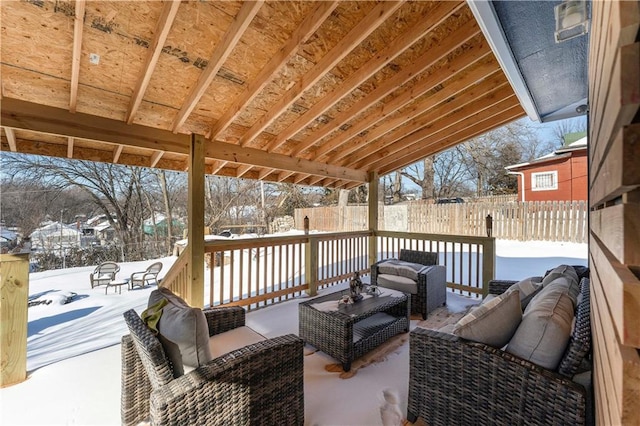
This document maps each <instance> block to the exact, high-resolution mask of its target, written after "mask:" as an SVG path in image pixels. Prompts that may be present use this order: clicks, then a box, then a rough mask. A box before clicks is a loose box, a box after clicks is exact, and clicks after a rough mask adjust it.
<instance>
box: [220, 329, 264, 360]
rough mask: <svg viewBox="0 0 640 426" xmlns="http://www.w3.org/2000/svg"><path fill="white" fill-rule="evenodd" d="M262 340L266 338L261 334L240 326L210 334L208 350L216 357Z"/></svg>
mask: <svg viewBox="0 0 640 426" xmlns="http://www.w3.org/2000/svg"><path fill="white" fill-rule="evenodd" d="M263 340H266V338H265V337H264V336H263V335H262V334H260V333H258V332H257V331H255V330H254V329H252V328H250V327H247V326H242V327H237V328H234V329H233V330H229V331H225V332H224V333H220V334H215V335H213V336H211V337H210V338H209V350H211V355H213V357H214V358H217V357H219V356H222V355H224V354H228V353H229V352H231V351H235V350H236V349H240V348H243V347H245V346H247V345H250V344H252V343H258V342H261V341H263Z"/></svg>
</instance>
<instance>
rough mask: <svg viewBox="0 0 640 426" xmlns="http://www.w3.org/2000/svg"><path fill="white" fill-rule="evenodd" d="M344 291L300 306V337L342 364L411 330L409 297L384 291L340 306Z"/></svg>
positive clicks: (391, 291)
mask: <svg viewBox="0 0 640 426" xmlns="http://www.w3.org/2000/svg"><path fill="white" fill-rule="evenodd" d="M343 293H344V292H341V291H338V292H335V293H331V294H327V295H325V296H320V297H316V298H314V299H312V300H309V301H306V302H303V303H300V305H298V314H299V335H300V337H301V338H302V339H303V340H304V341H305V342H307V343H309V344H311V345H313V346H315V347H316V348H318V349H319V350H321V351H323V352H324V353H326V354H328V355H331V356H332V357H334V358H336V359H337V360H338V361H340V362H341V363H342V368H343V369H344V371H349V370H350V369H351V362H352V361H353V360H354V359H356V358H358V357H360V356H362V355H364V354H365V353H367V352H369V351H370V350H372V349H374V348H376V347H378V346H380V345H381V344H382V343H384V342H386V341H387V340H388V339H390V338H391V337H393V336H395V335H396V334H399V333H403V332H407V331H409V308H410V306H411V304H410V302H409V297H410V296H409V295H407V294H404V293H401V292H399V291H394V290H389V289H382V294H381V295H379V296H372V295H366V296H365V298H364V299H363V300H360V301H358V302H356V303H353V304H342V303H340V304H338V301H339V300H340V299H341V297H342V294H343Z"/></svg>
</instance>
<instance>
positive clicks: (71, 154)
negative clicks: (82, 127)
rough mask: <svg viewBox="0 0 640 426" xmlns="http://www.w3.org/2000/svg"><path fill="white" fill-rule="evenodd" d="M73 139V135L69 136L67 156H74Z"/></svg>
mask: <svg viewBox="0 0 640 426" xmlns="http://www.w3.org/2000/svg"><path fill="white" fill-rule="evenodd" d="M74 140H75V139H73V138H72V137H69V138H67V158H73V141H74Z"/></svg>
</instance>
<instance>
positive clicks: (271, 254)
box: [162, 231, 495, 309]
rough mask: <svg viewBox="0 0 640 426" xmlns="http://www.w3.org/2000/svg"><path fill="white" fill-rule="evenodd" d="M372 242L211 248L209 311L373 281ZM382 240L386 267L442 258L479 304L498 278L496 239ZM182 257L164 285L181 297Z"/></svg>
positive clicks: (399, 236) (301, 240)
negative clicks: (425, 254)
mask: <svg viewBox="0 0 640 426" xmlns="http://www.w3.org/2000/svg"><path fill="white" fill-rule="evenodd" d="M373 235H374V234H373V232H371V231H358V232H341V233H321V234H320V233H319V234H310V235H294V236H282V237H262V238H239V239H229V240H214V241H208V242H206V243H205V260H206V263H207V270H206V271H205V290H204V294H205V300H204V304H205V305H210V306H215V305H227V306H232V305H239V306H246V307H247V308H248V309H254V308H257V307H261V306H266V305H269V304H271V303H274V302H279V301H281V300H286V299H289V298H292V297H296V296H299V295H301V294H302V292H307V293H309V294H311V295H313V294H315V293H316V291H317V290H318V289H321V288H326V287H330V286H333V285H336V284H338V283H341V282H344V281H347V280H349V279H350V278H351V277H352V276H353V273H354V272H355V271H358V272H359V273H360V274H361V275H366V274H368V273H369V272H370V266H371V265H370V264H369V239H370V238H373ZM375 235H376V237H375V238H377V239H378V242H377V244H378V254H377V258H378V259H379V260H380V259H385V258H391V257H397V256H398V254H399V252H400V249H402V248H409V249H414V250H425V251H434V252H437V253H438V255H439V263H440V264H442V265H445V266H446V267H447V285H448V287H449V288H451V289H452V290H454V291H459V292H461V293H465V294H468V295H476V296H479V295H482V294H483V283H486V282H488V281H489V280H490V279H492V278H493V275H494V265H495V240H494V239H493V238H486V237H467V236H455V235H438V234H414V233H402V232H387V231H377V232H376V234H375ZM186 251H188V250H186ZM183 256H184V253H183V254H182V255H181V257H180V258H179V259H178V261H176V264H175V265H174V266H173V267H172V268H171V270H170V271H169V273H168V274H167V276H166V277H165V279H164V280H163V282H162V285H163V286H166V287H169V288H171V289H172V290H173V291H176V292H178V293H180V294H186V287H185V286H186V285H187V280H186V278H184V276H185V273H184V271H185V270H186V265H187V263H186V262H187V260H186V259H183ZM174 269H176V271H174ZM180 271H183V272H180Z"/></svg>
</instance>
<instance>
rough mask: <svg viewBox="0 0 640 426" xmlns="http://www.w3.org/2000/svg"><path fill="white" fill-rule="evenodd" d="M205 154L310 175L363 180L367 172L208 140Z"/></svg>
mask: <svg viewBox="0 0 640 426" xmlns="http://www.w3.org/2000/svg"><path fill="white" fill-rule="evenodd" d="M205 156H206V157H207V158H213V159H216V160H221V161H229V162H234V163H241V164H245V165H251V166H257V167H268V168H275V169H279V170H283V171H286V172H292V173H307V174H311V175H318V176H326V177H335V178H338V179H347V180H354V181H357V182H365V181H366V179H367V174H366V173H365V172H363V171H359V170H351V169H347V168H345V167H336V166H333V165H330V164H325V163H318V162H314V161H309V160H305V159H302V158H292V157H289V156H288V155H282V154H275V153H271V154H269V153H267V152H265V151H262V150H259V149H256V148H248V147H240V146H237V145H233V144H229V143H224V142H218V141H210V142H208V143H207V144H206V147H205Z"/></svg>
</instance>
